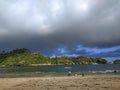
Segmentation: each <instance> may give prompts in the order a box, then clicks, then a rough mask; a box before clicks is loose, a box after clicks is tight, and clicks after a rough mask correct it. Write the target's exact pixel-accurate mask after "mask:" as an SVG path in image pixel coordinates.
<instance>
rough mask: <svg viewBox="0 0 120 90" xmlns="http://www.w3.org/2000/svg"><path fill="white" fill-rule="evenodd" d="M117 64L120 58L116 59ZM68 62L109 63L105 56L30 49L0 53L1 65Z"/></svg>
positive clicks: (61, 63)
mask: <svg viewBox="0 0 120 90" xmlns="http://www.w3.org/2000/svg"><path fill="white" fill-rule="evenodd" d="M114 63H115V64H117V63H120V60H117V61H114ZM68 64H108V61H107V60H106V59H103V58H89V57H87V56H78V57H67V56H61V57H57V56H56V57H48V56H44V55H42V54H41V53H38V52H36V53H32V52H31V51H30V50H29V49H26V48H22V49H15V50H12V51H9V52H5V51H3V52H1V53H0V66H38V65H68Z"/></svg>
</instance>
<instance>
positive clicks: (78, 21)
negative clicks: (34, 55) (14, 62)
mask: <svg viewBox="0 0 120 90" xmlns="http://www.w3.org/2000/svg"><path fill="white" fill-rule="evenodd" d="M16 48H28V49H30V50H31V51H33V52H36V51H37V52H41V53H42V54H44V55H47V56H79V55H80V56H81V55H83V56H88V57H102V58H105V59H107V60H109V61H111V60H115V59H120V0H0V51H3V50H7V51H8V50H13V49H16Z"/></svg>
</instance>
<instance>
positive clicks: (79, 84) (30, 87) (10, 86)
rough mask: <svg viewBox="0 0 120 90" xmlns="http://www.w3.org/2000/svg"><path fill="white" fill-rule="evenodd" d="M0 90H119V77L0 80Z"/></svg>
mask: <svg viewBox="0 0 120 90" xmlns="http://www.w3.org/2000/svg"><path fill="white" fill-rule="evenodd" d="M0 90H120V76H110V75H108V76H102V75H101V76H85V77H82V76H71V77H27V78H25V77H24V78H0Z"/></svg>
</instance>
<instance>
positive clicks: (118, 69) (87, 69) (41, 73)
mask: <svg viewBox="0 0 120 90" xmlns="http://www.w3.org/2000/svg"><path fill="white" fill-rule="evenodd" d="M68 72H71V76H74V75H77V76H81V75H82V74H84V75H120V64H99V65H98V64H96V65H49V66H10V67H8V66H4V67H0V78H2V77H45V76H47V77H48V76H50V77H51V76H67V75H68Z"/></svg>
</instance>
